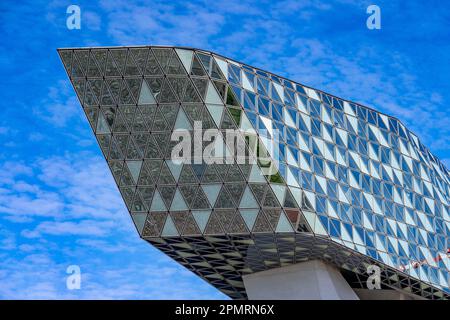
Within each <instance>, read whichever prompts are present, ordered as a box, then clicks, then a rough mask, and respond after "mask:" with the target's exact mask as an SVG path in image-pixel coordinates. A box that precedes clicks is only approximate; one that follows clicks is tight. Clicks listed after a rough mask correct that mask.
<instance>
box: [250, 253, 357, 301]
mask: <svg viewBox="0 0 450 320" xmlns="http://www.w3.org/2000/svg"><path fill="white" fill-rule="evenodd" d="M243 280H244V285H245V289H246V291H247V296H248V298H249V299H250V300H263V299H268V300H359V298H358V296H357V295H356V294H355V292H354V291H353V289H352V288H351V287H350V286H349V285H348V283H347V281H346V280H345V279H344V277H343V276H342V275H341V273H340V272H339V270H338V269H337V268H335V267H333V266H331V265H328V264H326V263H324V262H322V261H320V260H311V261H306V262H302V263H298V264H294V265H291V266H287V267H281V268H275V269H270V270H266V271H261V272H257V273H253V274H250V275H246V276H244V277H243Z"/></svg>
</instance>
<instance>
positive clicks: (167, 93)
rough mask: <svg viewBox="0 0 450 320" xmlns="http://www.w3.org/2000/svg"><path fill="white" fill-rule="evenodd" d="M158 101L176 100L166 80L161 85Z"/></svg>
mask: <svg viewBox="0 0 450 320" xmlns="http://www.w3.org/2000/svg"><path fill="white" fill-rule="evenodd" d="M158 102H160V103H168V102H178V100H177V97H176V96H175V94H174V93H173V91H172V89H171V88H170V85H169V83H168V82H167V81H165V82H164V84H163V86H162V89H161V94H160V95H159V96H158Z"/></svg>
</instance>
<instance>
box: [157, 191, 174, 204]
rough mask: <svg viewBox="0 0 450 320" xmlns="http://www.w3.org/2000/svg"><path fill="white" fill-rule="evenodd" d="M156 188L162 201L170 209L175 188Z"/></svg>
mask: <svg viewBox="0 0 450 320" xmlns="http://www.w3.org/2000/svg"><path fill="white" fill-rule="evenodd" d="M158 188H159V192H160V194H161V197H162V199H163V200H164V203H165V204H166V206H167V208H170V205H171V203H172V200H173V197H174V195H175V191H176V187H175V186H159V187H158Z"/></svg>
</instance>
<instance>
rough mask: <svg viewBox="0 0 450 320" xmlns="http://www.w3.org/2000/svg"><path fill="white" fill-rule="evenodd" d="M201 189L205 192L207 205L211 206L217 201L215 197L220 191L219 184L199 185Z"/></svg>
mask: <svg viewBox="0 0 450 320" xmlns="http://www.w3.org/2000/svg"><path fill="white" fill-rule="evenodd" d="M209 168H211V167H209ZM207 170H208V169H207ZM201 187H202V189H203V191H204V192H205V194H206V197H207V198H208V200H209V203H210V204H211V206H213V205H214V203H215V202H216V200H217V196H218V195H219V191H220V189H221V187H222V185H221V184H205V185H201Z"/></svg>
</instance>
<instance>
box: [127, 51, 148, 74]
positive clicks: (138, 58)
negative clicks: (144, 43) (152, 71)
mask: <svg viewBox="0 0 450 320" xmlns="http://www.w3.org/2000/svg"><path fill="white" fill-rule="evenodd" d="M149 51H150V50H149V49H148V48H131V49H130V52H131V54H132V56H133V58H134V61H135V62H136V65H137V67H138V70H139V74H144V72H145V64H146V62H147V56H148V53H149Z"/></svg>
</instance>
